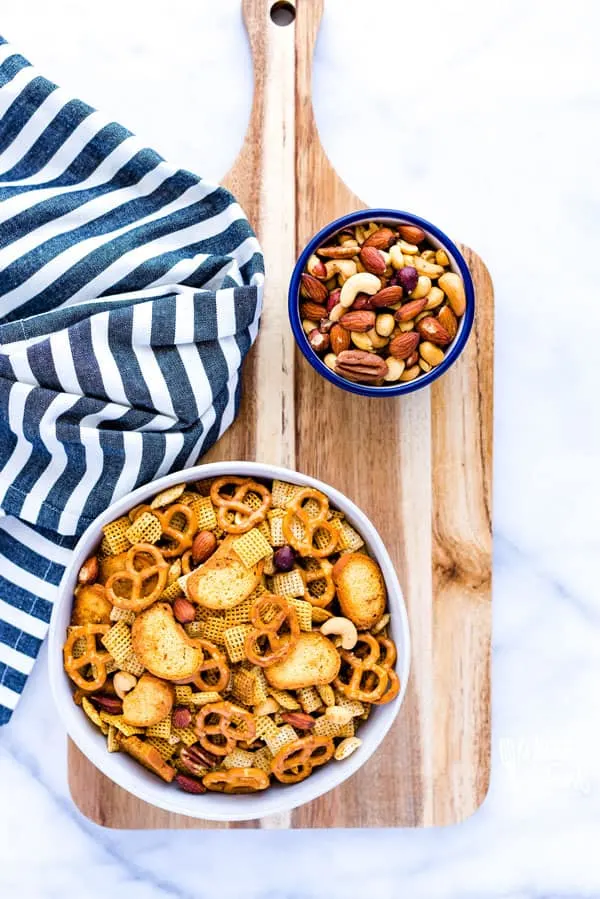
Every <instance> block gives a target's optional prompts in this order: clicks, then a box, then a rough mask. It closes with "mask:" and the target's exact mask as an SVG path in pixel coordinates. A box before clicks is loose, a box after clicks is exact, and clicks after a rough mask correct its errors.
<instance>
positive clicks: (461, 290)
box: [340, 272, 467, 316]
mask: <svg viewBox="0 0 600 899" xmlns="http://www.w3.org/2000/svg"><path fill="white" fill-rule="evenodd" d="M438 284H439V285H440V287H441V288H442V290H443V291H444V293H445V294H446V296H447V297H448V303H449V305H450V308H451V309H452V311H453V312H454V314H455V315H457V316H461V315H464V314H465V309H466V306H467V299H466V296H465V285H464V284H463V280H462V278H461V277H460V275H457V274H456V272H446V273H445V274H444V275H442V277H441V278H440V280H439V281H438ZM340 300H341V297H340Z"/></svg>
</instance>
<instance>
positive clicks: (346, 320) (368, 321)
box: [340, 309, 375, 332]
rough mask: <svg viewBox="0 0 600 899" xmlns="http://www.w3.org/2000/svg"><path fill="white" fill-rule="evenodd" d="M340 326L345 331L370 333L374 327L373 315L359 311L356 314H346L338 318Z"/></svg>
mask: <svg viewBox="0 0 600 899" xmlns="http://www.w3.org/2000/svg"><path fill="white" fill-rule="evenodd" d="M340 325H342V327H344V328H346V330H347V331H359V332H366V331H370V330H371V328H374V327H375V313H374V312H368V311H367V310H366V309H360V310H359V311H358V312H346V314H345V315H342V317H341V318H340Z"/></svg>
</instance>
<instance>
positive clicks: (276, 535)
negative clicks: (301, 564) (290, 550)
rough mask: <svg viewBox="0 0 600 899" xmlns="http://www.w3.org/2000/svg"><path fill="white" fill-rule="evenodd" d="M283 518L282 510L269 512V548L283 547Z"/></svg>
mask: <svg viewBox="0 0 600 899" xmlns="http://www.w3.org/2000/svg"><path fill="white" fill-rule="evenodd" d="M283 516H284V512H283V509H273V510H272V511H271V512H269V523H270V530H271V546H283V545H284V544H285V537H284V535H283Z"/></svg>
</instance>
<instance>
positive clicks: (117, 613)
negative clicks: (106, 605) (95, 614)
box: [110, 606, 135, 624]
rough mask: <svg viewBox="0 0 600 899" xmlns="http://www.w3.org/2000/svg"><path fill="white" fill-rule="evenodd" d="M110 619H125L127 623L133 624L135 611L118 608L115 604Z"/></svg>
mask: <svg viewBox="0 0 600 899" xmlns="http://www.w3.org/2000/svg"><path fill="white" fill-rule="evenodd" d="M110 620H111V621H124V622H125V624H133V622H134V621H135V612H131V611H130V610H129V609H117V607H116V606H113V607H112V609H111V610H110Z"/></svg>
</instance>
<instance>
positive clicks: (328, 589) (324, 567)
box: [301, 559, 335, 609]
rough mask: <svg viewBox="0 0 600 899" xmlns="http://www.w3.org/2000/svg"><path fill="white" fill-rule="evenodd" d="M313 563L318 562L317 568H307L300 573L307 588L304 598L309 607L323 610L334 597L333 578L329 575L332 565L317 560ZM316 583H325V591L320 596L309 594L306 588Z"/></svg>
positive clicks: (322, 560)
mask: <svg viewBox="0 0 600 899" xmlns="http://www.w3.org/2000/svg"><path fill="white" fill-rule="evenodd" d="M315 561H317V562H318V565H319V567H318V568H308V569H303V570H302V571H301V574H302V580H303V581H304V583H305V585H306V588H307V590H306V594H305V597H304V598H305V599H307V600H308V602H309V603H311V605H313V606H318V607H319V608H320V609H324V608H325V606H328V605H329V603H330V602H331V601H332V599H333V597H334V596H335V584H334V583H333V577H332V575H331V572H332V571H333V565H332V564H331V562H328V561H327V559H318V560H315ZM318 581H324V582H325V590H324V591H323V593H321V594H320V595H318V596H315V595H313V594H312V593H311V592H310V590H309V589H308V587H309V584H314V583H316V582H318Z"/></svg>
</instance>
